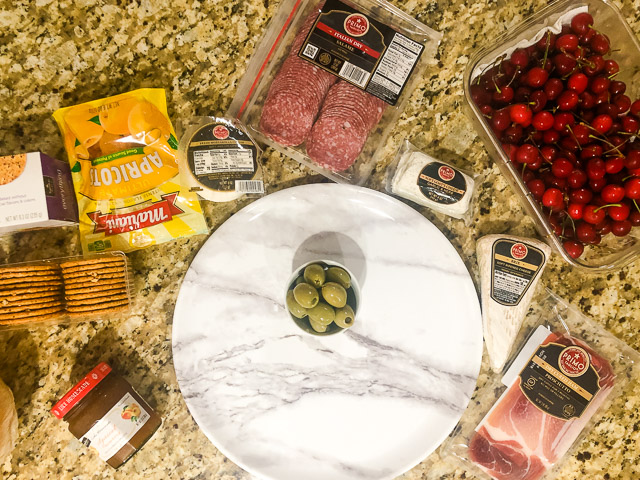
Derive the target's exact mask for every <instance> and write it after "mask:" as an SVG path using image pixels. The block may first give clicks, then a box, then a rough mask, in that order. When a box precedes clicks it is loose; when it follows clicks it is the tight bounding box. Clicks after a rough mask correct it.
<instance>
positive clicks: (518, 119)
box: [509, 103, 533, 127]
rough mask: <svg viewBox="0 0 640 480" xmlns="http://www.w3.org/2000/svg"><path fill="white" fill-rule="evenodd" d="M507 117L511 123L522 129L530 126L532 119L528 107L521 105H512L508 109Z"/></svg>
mask: <svg viewBox="0 0 640 480" xmlns="http://www.w3.org/2000/svg"><path fill="white" fill-rule="evenodd" d="M509 115H510V117H511V121H512V122H514V123H517V124H519V125H522V126H524V127H528V126H529V125H530V124H531V118H532V117H533V113H532V112H531V109H530V108H529V106H528V105H524V104H522V103H519V104H516V105H512V106H511V108H510V109H509Z"/></svg>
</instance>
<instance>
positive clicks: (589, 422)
mask: <svg viewBox="0 0 640 480" xmlns="http://www.w3.org/2000/svg"><path fill="white" fill-rule="evenodd" d="M534 312H535V313H534V314H533V315H531V314H530V315H529V317H528V319H527V320H528V321H527V323H526V324H525V327H523V329H522V331H521V334H520V342H519V343H518V344H519V345H521V348H519V349H517V350H516V351H517V352H518V353H517V354H516V355H515V356H514V358H512V359H511V362H510V365H509V367H508V368H507V369H506V370H505V371H504V373H503V375H502V376H501V378H495V379H494V381H493V382H492V381H489V382H488V383H487V384H486V385H484V387H482V388H480V389H479V390H478V392H477V393H476V402H475V404H474V403H472V405H475V407H470V408H469V409H468V410H467V412H465V414H464V416H463V417H462V419H461V420H460V423H459V426H458V428H457V429H456V430H455V431H456V432H457V433H456V434H454V436H453V438H451V439H450V440H449V441H448V442H446V444H445V448H444V451H445V452H446V453H452V454H453V455H455V456H457V457H458V458H459V459H460V460H462V461H464V462H465V463H466V466H467V467H469V466H470V465H471V466H473V468H474V470H475V473H477V474H478V475H479V476H480V477H481V478H492V479H495V480H539V479H543V478H553V477H554V474H553V472H554V469H556V468H559V465H561V464H562V459H563V458H564V457H566V456H567V452H569V451H570V449H571V447H572V446H573V445H574V444H575V443H576V440H578V439H579V438H580V437H581V436H582V435H584V434H585V433H587V432H588V431H589V430H590V429H591V428H592V427H593V424H594V422H595V421H597V420H598V419H599V418H600V417H601V416H602V414H603V412H604V411H605V410H606V409H607V408H608V406H609V404H610V402H611V401H612V400H613V399H615V398H617V397H618V395H619V394H620V392H623V391H624V388H625V386H626V384H627V383H628V381H629V379H630V378H633V376H636V377H637V375H638V373H639V372H638V370H639V366H638V360H640V355H639V354H638V353H637V352H635V351H634V350H633V349H632V348H630V347H629V346H628V345H626V344H625V343H624V342H622V341H620V340H618V339H617V338H615V337H614V336H613V335H611V334H609V333H608V332H606V331H605V330H604V329H602V328H601V327H600V326H598V325H597V324H595V323H594V322H592V321H591V320H589V319H588V318H586V317H585V316H584V315H583V314H582V313H581V312H579V311H578V310H577V309H574V308H573V307H571V306H570V305H568V304H567V303H565V302H564V301H563V300H561V299H560V298H558V297H556V296H555V295H554V294H552V293H549V296H548V298H546V299H545V300H544V302H542V303H541V304H539V305H536V306H535V307H534ZM505 387H506V388H505ZM614 392H616V393H617V394H618V395H617V394H615V393H614ZM496 397H497V398H496Z"/></svg>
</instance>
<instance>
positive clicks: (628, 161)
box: [624, 150, 640, 170]
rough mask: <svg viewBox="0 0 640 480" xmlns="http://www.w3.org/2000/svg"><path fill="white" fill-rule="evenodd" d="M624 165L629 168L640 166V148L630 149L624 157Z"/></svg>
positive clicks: (633, 168)
mask: <svg viewBox="0 0 640 480" xmlns="http://www.w3.org/2000/svg"><path fill="white" fill-rule="evenodd" d="M624 166H625V167H627V168H628V169H629V170H635V169H636V168H640V150H629V151H628V152H627V156H626V157H625V159H624Z"/></svg>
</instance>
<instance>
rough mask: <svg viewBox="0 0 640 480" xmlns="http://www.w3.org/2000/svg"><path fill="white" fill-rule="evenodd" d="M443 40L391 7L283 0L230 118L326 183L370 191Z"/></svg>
mask: <svg viewBox="0 0 640 480" xmlns="http://www.w3.org/2000/svg"><path fill="white" fill-rule="evenodd" d="M441 38H442V34H441V33H439V32H436V31H435V30H432V29H431V28H429V27H427V26H425V25H423V24H422V23H420V22H418V21H417V20H415V19H414V18H412V17H411V16H409V15H407V14H406V13H404V12H402V11H401V10H399V9H398V8H396V7H394V6H392V5H391V4H390V3H388V2H386V1H384V0H345V1H341V0H325V1H321V2H318V1H317V0H283V1H282V2H281V5H280V8H279V9H278V11H277V12H276V14H275V16H274V18H273V19H272V21H271V23H270V25H269V27H268V29H267V31H266V33H265V36H264V37H263V38H262V41H261V43H260V45H259V47H258V49H257V50H256V52H255V54H254V55H253V57H252V60H251V62H250V63H249V66H248V68H247V73H246V74H245V76H244V78H243V79H242V81H241V83H240V85H239V86H238V92H237V94H236V96H235V98H234V100H233V102H232V104H231V106H230V107H229V111H228V112H227V114H228V115H229V116H234V117H237V118H238V119H240V120H241V121H242V122H243V123H244V124H245V125H247V128H248V129H249V131H250V132H251V133H252V134H253V135H255V137H256V138H257V139H258V140H260V141H262V142H264V143H266V144H267V145H270V146H271V147H273V148H275V149H277V150H278V151H280V152H282V153H284V154H285V155H288V156H290V157H291V158H294V159H295V160H298V161H299V162H301V163H303V164H304V165H307V166H308V167H310V168H311V169H313V170H315V171H317V172H319V173H321V174H323V175H325V176H326V177H328V178H330V179H332V180H334V181H336V182H340V183H352V184H363V183H364V182H365V181H366V180H367V178H368V177H369V175H370V174H371V171H372V169H373V167H374V166H375V164H376V162H377V154H378V152H379V151H380V150H381V148H380V147H382V146H383V145H384V143H385V141H386V138H387V135H388V133H389V131H390V130H391V128H392V127H393V126H394V125H395V123H396V120H397V118H398V116H399V115H400V113H401V112H402V108H403V106H404V103H405V101H406V100H407V98H408V97H409V95H410V94H411V92H412V90H413V87H414V86H415V84H416V82H417V81H418V80H420V78H421V76H422V74H423V72H424V70H425V67H426V66H427V63H428V62H429V61H430V60H432V59H433V58H434V55H435V53H436V50H437V47H438V44H439V42H440V39H441Z"/></svg>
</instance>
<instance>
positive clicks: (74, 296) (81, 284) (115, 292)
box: [60, 255, 129, 315]
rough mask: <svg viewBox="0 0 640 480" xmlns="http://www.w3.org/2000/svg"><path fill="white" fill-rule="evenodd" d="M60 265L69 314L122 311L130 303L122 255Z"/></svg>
mask: <svg viewBox="0 0 640 480" xmlns="http://www.w3.org/2000/svg"><path fill="white" fill-rule="evenodd" d="M60 268H61V269H62V278H63V279H64V298H65V300H66V310H67V312H69V313H70V314H72V315H78V314H79V315H84V314H87V313H93V312H101V313H104V312H106V311H116V310H122V309H124V308H125V307H126V306H127V305H128V304H129V294H128V293H127V281H128V279H127V271H126V265H125V260H124V257H120V256H113V255H107V256H104V257H98V258H93V259H87V260H76V261H71V262H63V263H61V264H60Z"/></svg>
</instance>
